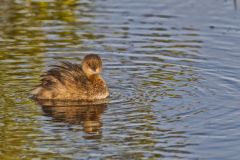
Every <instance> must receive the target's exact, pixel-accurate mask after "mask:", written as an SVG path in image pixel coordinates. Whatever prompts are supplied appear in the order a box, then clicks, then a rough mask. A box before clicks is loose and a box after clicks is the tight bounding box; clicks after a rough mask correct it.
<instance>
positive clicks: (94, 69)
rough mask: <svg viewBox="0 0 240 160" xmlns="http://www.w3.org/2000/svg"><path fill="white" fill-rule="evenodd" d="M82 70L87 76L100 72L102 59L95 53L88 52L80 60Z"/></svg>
mask: <svg viewBox="0 0 240 160" xmlns="http://www.w3.org/2000/svg"><path fill="white" fill-rule="evenodd" d="M82 69H83V72H84V73H85V74H86V75H87V76H88V77H89V76H91V75H94V74H100V73H101V72H102V60H101V58H100V57H99V56H98V55H96V54H89V55H87V56H85V57H84V59H83V61H82Z"/></svg>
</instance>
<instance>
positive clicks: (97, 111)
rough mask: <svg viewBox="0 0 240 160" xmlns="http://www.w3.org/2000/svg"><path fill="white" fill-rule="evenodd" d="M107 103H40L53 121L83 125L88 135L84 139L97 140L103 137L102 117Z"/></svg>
mask: <svg viewBox="0 0 240 160" xmlns="http://www.w3.org/2000/svg"><path fill="white" fill-rule="evenodd" d="M106 101H107V100H99V101H98V102H68V101H54V100H44V101H43V100H41V101H38V103H39V104H40V105H41V106H42V110H43V112H44V113H45V115H46V116H50V117H52V118H53V121H56V122H64V123H67V124H70V125H81V126H82V127H83V131H84V132H85V133H87V134H88V135H87V136H84V138H86V139H95V138H100V137H101V127H102V122H101V116H102V114H103V113H104V111H105V110H106V108H107V102H106ZM99 136H100V137H99Z"/></svg>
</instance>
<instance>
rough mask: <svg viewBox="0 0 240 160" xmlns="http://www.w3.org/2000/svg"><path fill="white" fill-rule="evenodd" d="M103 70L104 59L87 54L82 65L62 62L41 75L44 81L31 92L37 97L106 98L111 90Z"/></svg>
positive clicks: (59, 98)
mask: <svg viewBox="0 0 240 160" xmlns="http://www.w3.org/2000/svg"><path fill="white" fill-rule="evenodd" d="M101 71H102V61H101V58H100V57H99V56H98V55H96V54H89V55H87V56H85V57H84V59H83V61H82V65H80V64H72V63H70V62H62V64H61V65H53V68H52V69H50V70H48V71H47V73H46V74H44V75H42V76H41V77H42V79H41V81H42V83H41V84H40V85H38V86H37V88H36V89H34V90H33V91H32V92H31V94H32V95H33V97H34V98H36V99H54V100H55V99H56V100H95V99H104V98H106V97H107V96H108V95H109V91H108V87H107V85H106V82H105V81H104V79H103V78H102V77H101V75H100V73H101Z"/></svg>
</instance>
